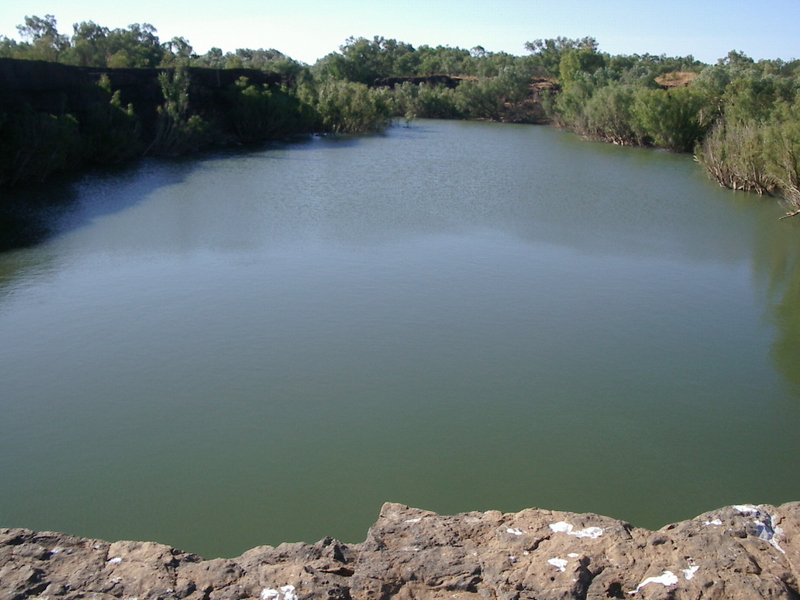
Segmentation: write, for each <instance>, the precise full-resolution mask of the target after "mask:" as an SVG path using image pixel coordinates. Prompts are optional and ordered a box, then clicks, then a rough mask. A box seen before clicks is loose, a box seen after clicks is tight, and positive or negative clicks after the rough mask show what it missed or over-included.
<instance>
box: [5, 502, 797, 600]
mask: <svg viewBox="0 0 800 600" xmlns="http://www.w3.org/2000/svg"><path fill="white" fill-rule="evenodd" d="M799 576H800V503H798V502H792V503H787V504H783V505H782V506H779V507H775V506H770V505H759V506H754V505H749V504H748V505H739V506H729V507H725V508H721V509H718V510H714V511H711V512H708V513H704V514H702V515H700V516H698V517H695V518H694V519H691V520H688V521H682V522H680V523H675V524H671V525H667V526H665V527H662V528H661V529H659V530H658V531H649V530H646V529H640V528H636V527H632V526H631V525H629V524H628V523H625V522H623V521H618V520H615V519H611V518H609V517H603V516H600V515H596V514H591V513H587V514H575V513H567V512H559V511H549V510H542V509H535V508H531V509H526V510H522V511H520V512H518V513H506V514H503V513H501V512H499V511H487V512H471V513H464V514H459V515H455V516H441V515H438V514H436V513H433V512H429V511H425V510H419V509H414V508H409V507H407V506H403V505H400V504H392V503H387V504H384V506H383V507H382V509H381V512H380V516H379V518H378V521H377V522H376V523H375V524H374V525H373V526H372V527H371V528H370V529H369V531H368V532H367V538H366V540H365V541H364V542H362V543H359V544H344V543H342V542H339V541H337V540H334V539H332V538H325V539H323V540H321V541H319V542H317V543H315V544H305V543H299V542H298V543H287V544H281V545H280V546H278V547H276V548H273V547H271V546H260V547H257V548H253V549H251V550H248V551H247V552H245V553H244V554H242V555H241V556H239V557H237V558H233V559H224V558H216V559H211V560H203V559H202V558H201V557H199V556H197V555H195V554H188V553H185V552H182V551H180V550H177V549H175V548H171V547H169V546H164V545H161V544H157V543H153V542H131V541H121V542H113V543H110V542H106V541H102V540H92V539H85V538H78V537H74V536H70V535H66V534H60V533H50V532H44V533H36V532H33V531H30V530H27V529H0V582H2V583H0V600H18V599H22V598H28V597H32V596H38V597H41V598H45V597H47V598H65V599H77V598H86V597H91V598H93V599H95V600H111V599H112V598H137V599H138V600H144V599H146V598H181V599H182V598H191V599H192V600H201V599H209V600H222V599H231V600H233V599H236V600H238V599H241V598H260V599H261V600H272V599H274V600H301V599H312V598H313V599H316V598H319V599H337V600H345V599H349V598H353V599H376V600H377V599H388V598H458V599H464V600H465V599H468V598H509V599H510V598H515V599H518V598H536V599H537V600H545V599H550V598H553V599H555V598H575V599H578V598H581V599H584V598H586V599H588V598H596V599H600V598H650V599H655V598H671V599H682V598H701V597H702V598H738V599H748V598H752V599H756V598H787V599H788V598H796V597H797V595H798V577H799Z"/></svg>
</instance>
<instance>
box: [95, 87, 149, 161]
mask: <svg viewBox="0 0 800 600" xmlns="http://www.w3.org/2000/svg"><path fill="white" fill-rule="evenodd" d="M98 87H99V88H100V89H101V90H102V91H103V95H104V96H105V97H106V98H107V99H108V101H107V102H96V103H94V104H92V106H91V109H90V110H89V112H88V115H87V116H86V118H85V120H84V121H83V122H82V123H80V131H81V137H82V144H83V148H84V152H83V153H84V159H85V160H86V161H88V162H90V163H99V164H110V163H117V162H122V161H125V160H129V159H131V158H133V157H135V156H138V155H139V154H140V153H141V150H142V148H141V146H142V144H141V141H140V134H141V128H140V123H139V119H138V118H137V116H136V115H135V114H134V112H133V106H131V105H130V104H129V105H128V106H125V107H123V106H122V103H121V102H120V92H119V90H117V91H115V92H113V93H112V92H111V85H110V83H109V80H108V77H107V76H105V75H104V76H103V77H102V78H101V79H100V82H99V83H98Z"/></svg>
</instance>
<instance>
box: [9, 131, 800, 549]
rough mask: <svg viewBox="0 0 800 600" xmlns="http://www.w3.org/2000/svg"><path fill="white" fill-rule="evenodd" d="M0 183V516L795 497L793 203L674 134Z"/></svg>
mask: <svg viewBox="0 0 800 600" xmlns="http://www.w3.org/2000/svg"><path fill="white" fill-rule="evenodd" d="M6 196H7V197H6V202H5V206H4V208H0V210H3V211H5V217H6V218H5V225H3V226H2V229H0V231H2V232H3V235H4V236H5V240H4V248H5V249H4V250H3V251H2V252H0V396H1V398H0V414H1V415H2V419H0V481H2V482H3V483H2V486H0V526H4V527H12V526H13V527H29V528H33V529H49V530H58V531H65V532H68V533H73V534H77V535H82V536H88V537H99V538H104V539H110V540H115V539H143V540H145V539H146V540H155V541H159V542H162V543H166V544H171V545H175V546H178V547H180V548H182V549H184V550H187V551H193V552H198V553H200V554H201V555H203V556H204V557H206V558H211V557H214V556H234V555H237V554H239V553H241V552H242V551H244V550H245V549H247V548H249V547H251V546H255V545H259V544H272V545H275V544H278V543H280V542H282V541H299V540H303V541H308V542H312V541H316V540H317V539H320V538H322V537H324V536H326V535H330V536H334V537H337V538H340V539H342V540H344V541H346V542H357V541H361V540H363V539H364V537H365V535H366V530H367V528H368V526H369V525H370V524H371V523H372V522H374V521H375V519H376V517H377V514H378V511H379V509H380V506H381V503H382V502H384V501H394V502H401V503H405V504H409V505H413V506H416V507H420V508H425V509H430V510H434V511H437V512H442V513H454V512H461V511H468V510H488V509H500V510H504V511H514V510H520V509H522V508H525V507H530V506H536V507H541V508H551V509H559V510H571V511H579V512H584V511H587V512H588V511H591V512H597V513H601V514H607V515H610V516H613V517H616V518H620V519H624V520H627V521H630V522H631V523H633V524H634V525H637V526H646V527H650V528H657V527H660V526H662V525H664V524H666V523H669V522H671V521H676V520H681V519H685V518H690V517H693V516H695V515H696V514H699V513H701V512H703V511H706V510H711V509H713V508H717V507H719V506H722V505H725V504H733V503H745V502H752V503H781V502H786V501H790V500H800V477H798V475H800V435H798V431H800V302H798V300H800V258H799V257H798V255H799V254H800V220H798V219H788V220H782V221H781V220H779V217H780V216H781V214H783V210H782V208H781V207H780V206H779V205H778V203H777V201H776V200H775V199H768V198H759V197H758V196H755V195H750V194H744V193H736V192H731V191H729V190H723V189H721V188H719V187H718V186H717V185H716V184H714V183H713V182H711V181H709V180H708V179H707V178H706V177H705V175H704V173H703V172H702V169H701V168H700V167H699V166H698V165H697V164H695V163H694V162H693V161H692V159H691V157H690V156H686V155H675V154H669V153H666V152H660V151H653V150H645V149H632V148H621V147H616V146H612V145H607V144H600V143H591V142H585V141H581V140H579V139H577V138H576V137H574V136H573V135H572V134H569V133H566V132H564V131H559V130H557V129H553V128H548V127H536V126H526V125H500V124H491V123H475V122H446V121H415V122H413V123H412V124H411V126H410V127H394V128H391V129H389V130H388V131H387V132H386V133H385V134H383V135H375V136H364V137H340V138H336V137H326V138H313V139H306V140H299V141H294V142H291V143H283V144H273V145H268V146H265V147H262V148H260V149H257V150H250V151H243V150H242V151H239V150H236V151H225V152H220V153H217V154H213V155H207V156H204V157H201V158H194V159H191V160H174V161H164V160H144V161H142V162H140V163H137V164H136V165H133V166H128V167H124V168H120V169H115V170H107V171H95V172H92V173H88V174H85V175H82V176H78V177H68V178H64V179H61V180H58V181H54V182H52V183H50V184H48V185H46V186H45V185H43V186H40V187H37V188H35V189H32V190H27V191H25V192H21V191H20V192H15V193H14V194H10V193H6ZM23 196H24V198H22V200H24V201H26V202H29V203H32V204H34V205H35V206H37V207H38V208H37V209H36V210H32V211H30V212H29V213H25V214H21V213H20V211H19V210H18V209H17V208H15V206H16V204H15V203H16V202H17V201H18V200H19V198H18V197H23ZM19 201H21V200H19ZM12 213H13V214H15V215H16V217H15V218H14V219H13V223H12V224H9V215H10V214H12Z"/></svg>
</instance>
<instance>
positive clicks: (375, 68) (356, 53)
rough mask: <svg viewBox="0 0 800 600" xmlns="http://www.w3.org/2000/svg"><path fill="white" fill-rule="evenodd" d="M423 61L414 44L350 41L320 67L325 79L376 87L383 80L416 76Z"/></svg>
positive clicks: (395, 41) (386, 41)
mask: <svg viewBox="0 0 800 600" xmlns="http://www.w3.org/2000/svg"><path fill="white" fill-rule="evenodd" d="M418 62H419V57H418V56H417V53H416V52H415V51H414V47H413V46H411V45H410V44H405V43H403V42H398V41H397V40H391V39H389V40H387V39H385V38H383V37H379V36H375V38H373V39H372V40H368V39H366V38H363V37H359V38H353V37H351V38H348V40H347V42H346V43H345V44H344V45H343V46H341V47H340V48H339V52H338V53H337V52H334V53H331V54H329V55H328V56H326V57H325V58H324V59H323V60H322V61H320V64H319V65H318V67H317V68H318V70H319V72H320V73H321V74H322V75H323V76H327V77H332V78H334V79H341V80H345V81H352V82H354V83H363V84H366V85H372V84H373V83H374V82H375V80H376V79H379V78H382V77H392V76H398V75H399V76H403V75H413V74H414V73H415V71H416V66H417V64H418Z"/></svg>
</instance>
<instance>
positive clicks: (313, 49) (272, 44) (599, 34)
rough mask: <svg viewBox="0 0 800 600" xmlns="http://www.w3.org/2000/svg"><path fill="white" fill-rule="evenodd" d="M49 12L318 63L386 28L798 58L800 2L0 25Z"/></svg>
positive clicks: (520, 2) (130, 15)
mask: <svg viewBox="0 0 800 600" xmlns="http://www.w3.org/2000/svg"><path fill="white" fill-rule="evenodd" d="M46 14H52V15H54V16H55V17H56V19H57V21H58V29H59V32H60V33H66V34H70V35H71V34H72V24H73V23H77V22H80V21H94V22H95V23H98V24H100V25H103V26H105V27H109V28H112V29H113V28H116V27H127V26H128V25H130V24H131V23H150V24H151V25H154V26H155V27H156V29H157V30H158V36H159V37H160V39H161V41H162V42H164V41H168V40H169V39H171V38H172V37H175V36H183V37H184V38H186V39H188V40H189V42H190V43H191V44H192V46H193V47H194V50H195V52H197V53H200V54H202V53H204V52H206V51H207V50H208V49H209V48H211V47H213V46H216V47H219V48H222V50H224V51H226V52H228V51H233V50H235V49H236V48H275V49H276V50H280V51H281V52H283V53H284V54H286V55H288V56H291V57H292V58H294V59H296V60H300V61H303V62H306V63H309V64H313V63H314V62H315V61H316V60H317V59H318V58H321V57H323V56H325V55H326V54H328V53H330V52H334V51H337V50H338V49H339V46H341V45H342V44H344V43H345V42H346V40H347V38H348V37H350V36H354V37H359V36H363V37H367V38H372V37H374V36H376V35H380V36H383V37H385V38H394V39H396V40H398V41H403V42H407V43H410V44H412V45H413V46H415V47H416V46H420V45H423V44H428V45H431V46H437V45H443V46H454V47H455V46H458V47H461V48H467V49H469V48H472V47H474V46H478V45H480V46H483V47H484V48H485V49H486V50H488V51H492V52H499V51H504V52H509V53H511V54H516V55H522V54H526V51H525V42H527V41H532V40H534V39H538V38H553V37H557V36H566V37H569V38H578V37H584V36H587V35H589V36H592V37H594V38H595V39H597V41H598V43H599V45H600V50H601V51H604V52H609V53H611V54H634V53H636V54H644V53H650V54H666V55H668V56H685V55H687V54H692V55H693V56H694V57H695V58H697V59H699V60H702V61H703V62H706V63H715V62H716V60H717V59H719V58H722V57H724V56H725V55H727V53H728V51H730V50H738V51H741V52H744V53H745V54H747V55H748V56H750V57H752V58H755V59H763V58H782V59H784V60H790V59H792V58H800V34H798V30H799V29H800V0H747V1H742V0H727V1H725V0H669V1H667V2H653V1H648V0H593V1H587V0H491V1H489V0H482V1H477V0H281V1H277V0H215V1H214V2H209V1H207V0H192V1H189V0H133V1H127V2H126V1H123V2H114V1H109V0H103V1H102V2H100V1H99V0H3V1H2V3H0V35H5V36H6V37H10V38H14V39H17V40H19V39H20V38H19V35H18V32H17V30H16V25H18V24H20V23H23V22H24V18H25V16H27V15H37V16H44V15H46Z"/></svg>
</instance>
